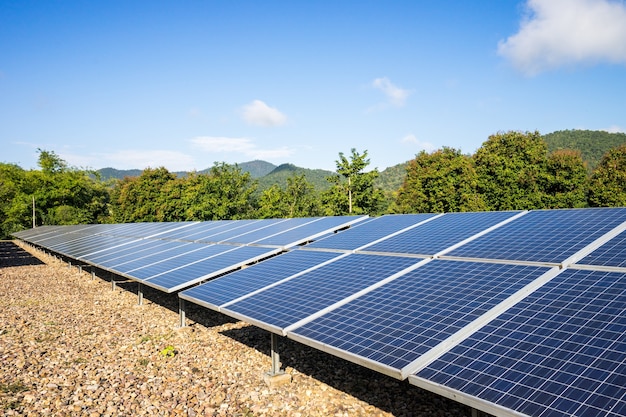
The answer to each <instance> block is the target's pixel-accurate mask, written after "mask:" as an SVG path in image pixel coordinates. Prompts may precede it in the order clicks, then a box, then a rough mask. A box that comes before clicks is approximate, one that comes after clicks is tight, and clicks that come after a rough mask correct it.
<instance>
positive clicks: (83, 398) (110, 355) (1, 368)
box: [0, 242, 471, 417]
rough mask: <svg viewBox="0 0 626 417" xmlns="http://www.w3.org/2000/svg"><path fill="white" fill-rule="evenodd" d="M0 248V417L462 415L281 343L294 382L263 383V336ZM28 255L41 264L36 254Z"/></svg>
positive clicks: (412, 390) (403, 385) (7, 245)
mask: <svg viewBox="0 0 626 417" xmlns="http://www.w3.org/2000/svg"><path fill="white" fill-rule="evenodd" d="M24 249H26V250H27V251H28V252H26V251H24V250H23V249H20V248H18V247H17V246H16V245H15V244H14V243H13V242H0V415H4V416H39V415H46V416H94V417H95V416H189V417H194V416H247V417H250V416H294V417H298V416H337V417H339V416H469V415H471V413H470V410H469V409H468V408H467V407H465V406H462V405H460V404H458V403H455V402H453V401H449V400H447V399H445V398H442V397H439V396H437V395H435V394H431V393H429V392H427V391H423V390H421V389H419V388H417V387H414V386H412V385H409V384H408V383H407V382H401V381H397V380H395V379H393V378H389V377H386V376H384V375H381V374H379V373H376V372H373V371H370V370H368V369H365V368H362V367H360V366H357V365H354V364H352V363H349V362H346V361H343V360H341V359H338V358H335V357H333V356H331V355H327V354H325V353H323V352H319V351H317V350H315V349H312V348H309V347H307V346H304V345H301V344H298V343H295V342H292V341H290V340H281V345H280V353H281V360H282V362H283V366H284V367H285V370H286V372H287V373H288V374H290V375H291V377H292V382H291V383H288V384H284V385H279V386H268V385H267V384H266V383H265V382H264V378H263V374H264V373H265V372H266V371H268V370H269V367H270V357H269V348H270V335H269V333H267V332H266V331H264V330H260V329H258V328H255V327H253V326H249V325H247V324H245V323H243V322H238V321H235V320H232V319H230V318H228V317H226V316H223V315H221V314H219V313H216V312H213V311H211V310H207V309H204V308H202V307H199V306H195V305H191V306H189V308H188V312H187V324H188V325H187V326H186V327H184V328H178V322H179V317H178V298H177V296H176V295H167V294H164V293H161V292H158V291H155V290H151V289H149V288H147V289H146V290H145V294H144V301H143V305H141V306H140V305H138V303H137V295H136V290H137V284H136V283H132V282H129V283H120V284H118V285H117V286H116V287H115V289H114V290H113V289H112V285H111V283H110V282H109V277H108V276H107V275H106V274H99V275H96V277H95V278H94V279H92V275H91V273H88V272H85V271H83V272H80V271H79V270H78V269H77V268H75V267H73V268H69V267H68V265H67V263H64V262H61V261H60V260H56V259H55V258H52V257H48V256H46V255H43V254H42V253H40V252H37V251H33V250H31V249H29V248H26V247H24ZM32 255H35V256H36V257H34V256H32Z"/></svg>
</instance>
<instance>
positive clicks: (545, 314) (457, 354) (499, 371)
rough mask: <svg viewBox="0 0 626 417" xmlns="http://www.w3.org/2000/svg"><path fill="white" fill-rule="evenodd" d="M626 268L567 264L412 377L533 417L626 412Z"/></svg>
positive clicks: (609, 414)
mask: <svg viewBox="0 0 626 417" xmlns="http://www.w3.org/2000/svg"><path fill="white" fill-rule="evenodd" d="M625 308H626V274H624V273H616V272H602V271H588V270H572V269H570V270H565V271H564V272H562V273H561V274H560V275H558V276H557V277H556V278H553V279H552V280H551V281H550V282H548V283H547V284H545V285H544V286H543V287H541V288H540V289H538V290H537V291H535V292H534V293H532V294H530V295H529V296H528V297H526V298H525V299H524V300H523V301H522V302H520V303H518V304H517V305H515V306H514V307H512V308H511V309H509V310H508V311H507V312H505V313H504V314H502V315H501V316H500V317H498V318H497V319H495V320H493V321H492V322H491V323H489V324H488V325H487V326H485V327H484V328H482V329H480V330H479V331H477V332H476V333H475V334H474V335H472V336H471V337H469V338H468V339H467V340H465V341H464V342H462V343H461V344H460V345H458V346H456V347H455V348H453V349H452V350H451V351H450V352H448V353H446V354H444V355H442V356H441V357H440V358H439V359H437V360H436V361H434V362H433V363H431V364H430V365H429V366H427V367H426V368H425V369H423V370H421V371H420V372H418V373H417V375H416V376H412V377H410V381H411V382H412V383H414V384H416V385H419V386H422V387H427V388H430V389H433V385H441V386H443V387H446V388H447V389H449V390H450V392H455V393H457V394H458V395H459V396H462V397H465V399H466V400H467V399H478V400H480V401H483V402H485V403H493V404H496V405H498V406H500V407H503V408H504V409H509V410H514V411H516V412H519V413H523V414H527V415H531V416H599V415H602V416H614V417H617V416H624V415H626V389H625V388H624V387H626V314H624V311H625Z"/></svg>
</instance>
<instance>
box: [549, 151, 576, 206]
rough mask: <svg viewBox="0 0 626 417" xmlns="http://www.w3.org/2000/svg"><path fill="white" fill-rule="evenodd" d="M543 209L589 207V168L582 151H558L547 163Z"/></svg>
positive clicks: (552, 154)
mask: <svg viewBox="0 0 626 417" xmlns="http://www.w3.org/2000/svg"><path fill="white" fill-rule="evenodd" d="M542 188H543V190H544V192H545V194H546V201H545V203H544V205H543V208H550V209H558V208H581V207H586V206H587V168H586V166H585V164H584V162H583V159H582V155H581V153H580V151H573V150H565V149H564V150H557V151H554V152H552V153H551V154H550V155H549V156H548V159H547V161H546V178H545V183H544V185H543V187H542Z"/></svg>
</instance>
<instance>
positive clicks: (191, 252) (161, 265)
mask: <svg viewBox="0 0 626 417" xmlns="http://www.w3.org/2000/svg"><path fill="white" fill-rule="evenodd" d="M239 247H240V246H230V245H202V244H198V243H190V244H189V246H188V247H187V248H188V249H187V251H185V252H183V253H177V254H176V255H172V256H168V255H170V252H165V253H164V255H165V256H166V258H165V259H162V260H161V261H158V262H152V263H150V264H148V265H145V266H141V267H139V268H134V269H133V270H131V271H128V272H126V274H127V275H129V276H131V277H133V278H136V279H137V280H140V281H143V280H147V279H150V278H153V277H155V276H158V275H161V274H164V273H166V272H168V271H173V270H176V269H178V268H182V267H184V266H185V265H189V264H192V263H195V262H199V261H201V260H203V259H205V258H209V257H213V256H216V255H219V254H220V253H223V252H227V251H230V250H234V249H237V248H239Z"/></svg>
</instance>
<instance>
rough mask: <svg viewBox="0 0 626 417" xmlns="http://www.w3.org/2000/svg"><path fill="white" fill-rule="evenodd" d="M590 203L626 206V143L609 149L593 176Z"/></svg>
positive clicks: (602, 205) (598, 205)
mask: <svg viewBox="0 0 626 417" xmlns="http://www.w3.org/2000/svg"><path fill="white" fill-rule="evenodd" d="M589 205H590V206H592V207H623V206H626V145H622V146H618V147H616V148H613V149H611V150H609V151H608V152H607V153H606V154H605V155H604V157H603V158H602V160H601V161H600V163H599V164H598V166H597V167H596V169H595V170H594V172H593V175H592V176H591V180H590V183H589Z"/></svg>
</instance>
